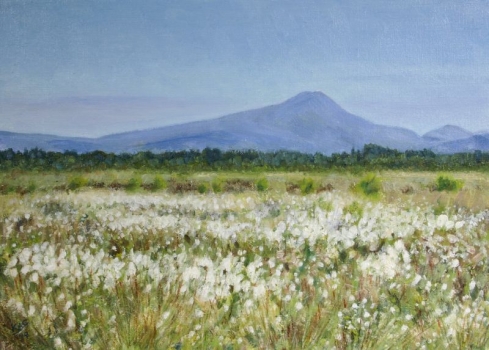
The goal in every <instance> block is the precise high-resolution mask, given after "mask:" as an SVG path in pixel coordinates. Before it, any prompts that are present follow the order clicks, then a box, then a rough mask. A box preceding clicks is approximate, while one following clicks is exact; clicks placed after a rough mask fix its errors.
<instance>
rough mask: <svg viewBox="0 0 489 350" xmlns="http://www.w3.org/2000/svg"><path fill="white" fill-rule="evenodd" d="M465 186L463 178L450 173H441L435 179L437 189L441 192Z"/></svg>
mask: <svg viewBox="0 0 489 350" xmlns="http://www.w3.org/2000/svg"><path fill="white" fill-rule="evenodd" d="M463 186H464V183H463V181H462V180H457V179H454V178H453V177H451V176H448V175H439V176H438V177H437V178H436V181H435V190H436V191H439V192H441V191H447V192H454V191H458V190H460V189H462V187H463Z"/></svg>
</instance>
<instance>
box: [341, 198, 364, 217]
mask: <svg viewBox="0 0 489 350" xmlns="http://www.w3.org/2000/svg"><path fill="white" fill-rule="evenodd" d="M344 211H345V213H350V214H351V215H352V216H356V217H357V218H361V217H362V216H363V208H362V206H361V205H360V203H358V202H357V201H354V202H352V203H351V204H349V205H347V206H346V207H345V208H344Z"/></svg>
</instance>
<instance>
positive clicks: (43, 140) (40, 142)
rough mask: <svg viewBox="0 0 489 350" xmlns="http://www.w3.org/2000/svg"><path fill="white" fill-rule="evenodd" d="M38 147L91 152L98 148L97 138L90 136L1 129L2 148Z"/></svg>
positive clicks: (52, 149)
mask: <svg viewBox="0 0 489 350" xmlns="http://www.w3.org/2000/svg"><path fill="white" fill-rule="evenodd" d="M36 147H37V148H41V149H43V150H46V151H64V150H76V151H78V152H89V151H93V150H96V149H97V145H96V143H95V140H94V139H90V138H81V137H62V136H55V135H45V134H22V133H14V132H7V131H0V149H7V148H12V149H14V150H20V151H22V150H24V149H31V148H36Z"/></svg>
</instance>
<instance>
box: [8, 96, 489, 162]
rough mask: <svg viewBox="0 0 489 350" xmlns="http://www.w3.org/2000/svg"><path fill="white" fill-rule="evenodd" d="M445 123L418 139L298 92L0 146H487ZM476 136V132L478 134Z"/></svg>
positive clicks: (11, 139) (330, 149)
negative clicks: (110, 130) (248, 105)
mask: <svg viewBox="0 0 489 350" xmlns="http://www.w3.org/2000/svg"><path fill="white" fill-rule="evenodd" d="M475 136H476V135H474V134H472V133H470V132H469V131H466V130H464V129H462V128H459V127H456V126H451V125H447V126H444V127H442V128H439V129H436V130H433V131H430V132H428V133H426V134H425V135H423V136H422V137H421V136H419V135H418V134H416V133H415V132H413V131H411V130H409V129H405V128H400V127H392V126H385V125H380V124H375V123H372V122H370V121H368V120H366V119H363V118H361V117H359V116H356V115H353V114H351V113H349V112H347V111H345V110H344V109H343V108H342V107H341V106H339V105H338V104H337V103H336V102H334V101H333V100H332V99H331V98H329V97H328V96H326V95H325V94H323V93H322V92H318V91H316V92H302V93H300V94H298V95H296V96H294V97H292V98H290V99H288V100H286V101H284V102H282V103H279V104H275V105H270V106H267V107H263V108H258V109H253V110H248V111H244V112H239V113H234V114H230V115H227V116H223V117H220V118H216V119H210V120H203V121H197V122H191V123H186V124H180V125H172V126H166V127H161V128H156V129H149V130H140V131H132V132H125V133H120V134H112V135H107V136H103V137H100V138H94V139H91V138H71V137H59V136H54V135H37V134H16V133H8V132H0V148H4V149H5V148H13V149H16V150H23V149H24V148H34V147H39V148H42V149H45V150H51V151H64V150H75V151H77V152H89V151H93V150H102V151H106V152H115V153H120V152H137V151H146V150H148V151H153V152H161V151H169V150H172V151H174V150H183V149H203V148H206V147H211V148H220V149H222V150H230V149H235V150H239V149H255V150H260V151H275V150H281V149H284V150H291V151H300V152H307V153H315V152H321V153H324V154H331V153H341V152H349V151H350V150H351V149H352V148H355V149H361V148H362V147H363V146H364V145H365V144H368V143H374V144H377V145H380V146H384V147H389V148H395V149H398V150H401V151H403V150H407V149H422V148H431V149H433V150H436V151H438V152H442V153H453V150H456V152H460V151H461V150H464V149H465V148H464V147H466V149H467V150H472V149H473V147H475V146H481V147H485V148H484V149H482V150H489V143H487V144H486V142H485V136H481V137H482V138H480V139H476V140H473V141H465V142H462V140H469V139H471V138H473V137H475ZM478 136H480V135H478Z"/></svg>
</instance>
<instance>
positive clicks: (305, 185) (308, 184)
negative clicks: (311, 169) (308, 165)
mask: <svg viewBox="0 0 489 350" xmlns="http://www.w3.org/2000/svg"><path fill="white" fill-rule="evenodd" d="M315 187H316V185H315V184H314V180H313V179H311V178H307V179H302V180H301V182H300V183H299V188H300V190H301V193H302V194H309V193H312V192H314V189H315Z"/></svg>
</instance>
